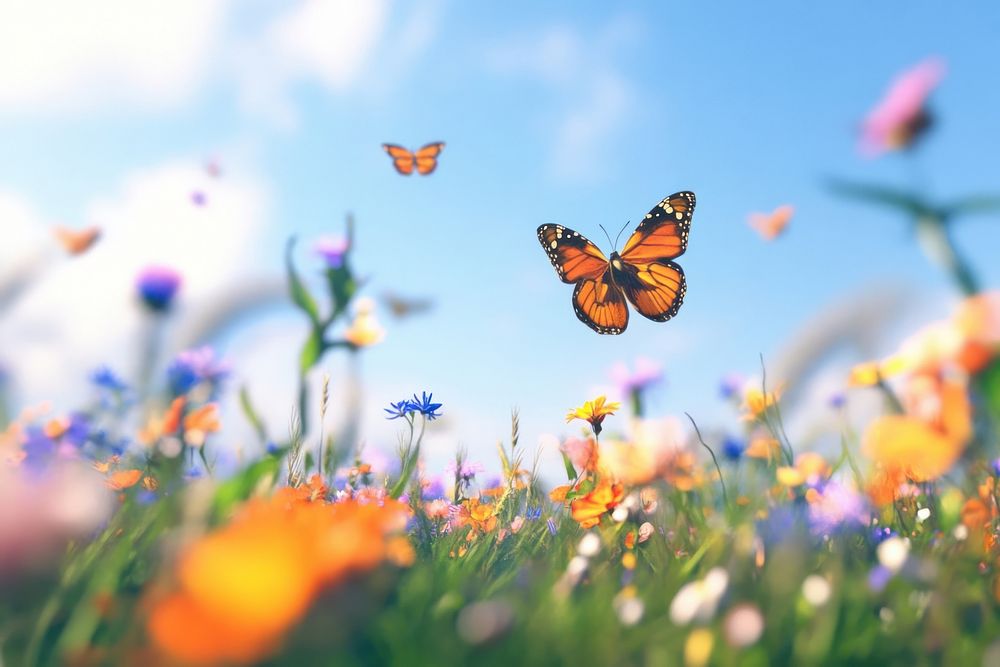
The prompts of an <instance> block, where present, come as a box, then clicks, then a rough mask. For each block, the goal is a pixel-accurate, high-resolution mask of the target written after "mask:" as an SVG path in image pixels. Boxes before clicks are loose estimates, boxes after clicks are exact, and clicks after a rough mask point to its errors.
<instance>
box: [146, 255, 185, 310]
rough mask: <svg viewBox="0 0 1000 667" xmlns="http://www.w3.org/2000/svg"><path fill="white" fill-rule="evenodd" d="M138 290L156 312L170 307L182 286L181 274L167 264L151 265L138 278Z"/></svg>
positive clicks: (149, 306)
mask: <svg viewBox="0 0 1000 667" xmlns="http://www.w3.org/2000/svg"><path fill="white" fill-rule="evenodd" d="M135 286H136V290H137V291H138V292H139V298H140V299H142V302H143V303H144V304H146V306H147V307H148V308H149V309H150V310H152V311H154V312H163V311H166V310H168V309H169V308H170V305H171V304H172V303H173V301H174V297H175V296H177V291H178V290H179V289H180V287H181V274H179V273H177V271H174V270H173V269H171V268H167V267H165V266H151V267H148V268H146V269H144V270H143V271H142V273H140V274H139V277H138V278H137V279H136V284H135Z"/></svg>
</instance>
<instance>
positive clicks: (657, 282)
mask: <svg viewBox="0 0 1000 667" xmlns="http://www.w3.org/2000/svg"><path fill="white" fill-rule="evenodd" d="M694 206H695V196H694V193H693V192H677V193H675V194H672V195H670V196H669V197H667V198H666V199H664V200H663V201H661V202H660V203H659V204H657V205H656V206H655V207H653V210H651V211H650V212H649V213H647V214H646V217H645V219H644V220H643V221H642V222H641V223H639V226H638V227H637V228H636V230H635V232H633V234H632V236H630V237H629V239H628V241H627V242H626V243H625V247H624V248H623V249H622V253H621V268H620V269H618V270H616V271H615V272H614V278H615V281H616V283H617V284H618V285H619V286H620V287H621V289H622V291H623V292H624V293H625V296H626V297H627V298H628V300H629V301H630V302H631V303H632V305H633V306H635V309H636V310H637V311H638V312H639V314H640V315H642V316H643V317H646V318H649V319H651V320H653V321H655V322H665V321H667V320H669V319H670V318H671V317H673V316H674V315H676V314H677V311H678V310H680V307H681V304H682V303H683V302H684V294H685V293H686V291H687V281H686V279H685V278H684V270H683V269H681V267H680V266H679V265H678V264H677V263H675V262H673V261H671V260H672V259H674V258H675V257H680V256H681V255H683V254H684V251H685V250H686V249H687V242H688V234H689V232H690V230H691V218H692V216H693V215H694Z"/></svg>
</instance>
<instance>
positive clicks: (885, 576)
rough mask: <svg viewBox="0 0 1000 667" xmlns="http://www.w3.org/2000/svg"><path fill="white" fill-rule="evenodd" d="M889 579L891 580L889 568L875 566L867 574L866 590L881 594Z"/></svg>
mask: <svg viewBox="0 0 1000 667" xmlns="http://www.w3.org/2000/svg"><path fill="white" fill-rule="evenodd" d="M890 579H892V572H890V571H889V568H887V567H885V566H883V565H876V566H875V567H873V568H872V571H871V572H869V573H868V588H870V589H872V591H874V592H875V593H881V592H882V589H883V588H885V587H886V584H888V583H889V580H890Z"/></svg>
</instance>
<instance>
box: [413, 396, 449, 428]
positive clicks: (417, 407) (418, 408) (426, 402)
mask: <svg viewBox="0 0 1000 667" xmlns="http://www.w3.org/2000/svg"><path fill="white" fill-rule="evenodd" d="M420 395H421V398H417V395H416V394H414V395H413V400H412V401H410V407H411V409H412V410H414V411H415V412H419V413H420V414H422V415H423V416H424V417H427V419H429V420H431V421H434V420H435V419H437V418H438V417H440V416H441V415H440V414H438V413H437V410H438V409H439V408H440V407H441V403H431V399H433V398H434V394H428V393H427V392H426V391H423V392H420Z"/></svg>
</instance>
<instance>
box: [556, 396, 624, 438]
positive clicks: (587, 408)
mask: <svg viewBox="0 0 1000 667" xmlns="http://www.w3.org/2000/svg"><path fill="white" fill-rule="evenodd" d="M606 400H607V397H606V396H598V397H597V398H595V399H594V400H592V401H587V402H586V403H584V404H583V405H582V406H580V407H579V408H576V409H575V410H570V411H569V412H568V413H567V414H566V423H567V424H568V423H569V422H571V421H573V420H574V419H581V420H583V421H585V422H589V423H590V427H591V428H592V429H594V435H600V434H601V424H602V423H603V422H604V418H605V417H607V416H608V415H613V414H615V410H618V409H620V408H621V406H622V404H621V403H605V401H606Z"/></svg>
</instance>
